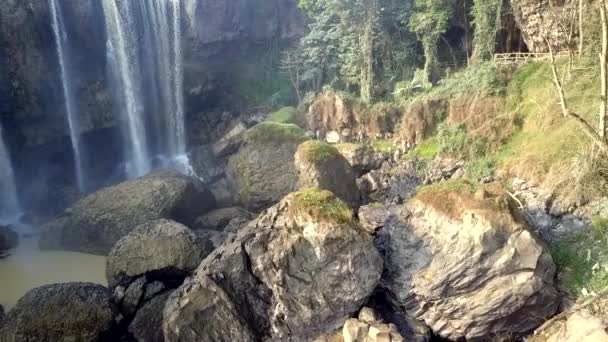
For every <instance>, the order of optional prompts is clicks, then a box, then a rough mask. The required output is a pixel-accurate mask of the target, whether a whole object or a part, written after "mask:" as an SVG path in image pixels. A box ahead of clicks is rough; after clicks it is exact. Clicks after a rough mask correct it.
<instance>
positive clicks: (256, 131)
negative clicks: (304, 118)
mask: <svg viewBox="0 0 608 342" xmlns="http://www.w3.org/2000/svg"><path fill="white" fill-rule="evenodd" d="M305 140H307V138H306V136H305V134H304V130H302V129H301V128H300V127H298V126H296V125H293V124H282V123H276V122H261V123H259V124H257V125H255V126H253V127H252V128H250V129H249V130H248V131H247V133H246V135H245V141H246V142H247V143H253V144H256V143H273V144H279V143H282V142H293V143H301V142H304V141H305Z"/></svg>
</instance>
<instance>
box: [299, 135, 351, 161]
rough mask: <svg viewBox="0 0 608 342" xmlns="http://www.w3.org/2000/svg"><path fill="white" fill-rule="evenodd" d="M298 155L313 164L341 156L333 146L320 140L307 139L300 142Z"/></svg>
mask: <svg viewBox="0 0 608 342" xmlns="http://www.w3.org/2000/svg"><path fill="white" fill-rule="evenodd" d="M298 155H299V156H300V157H302V158H304V159H305V160H306V161H307V162H309V163H313V164H317V163H323V162H325V161H327V160H330V159H334V158H340V156H341V154H340V152H339V151H338V150H337V149H336V148H335V147H333V146H332V145H330V144H328V143H325V142H323V141H320V140H309V141H306V142H303V143H302V144H300V146H298Z"/></svg>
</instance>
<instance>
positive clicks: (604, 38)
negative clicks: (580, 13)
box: [599, 0, 608, 139]
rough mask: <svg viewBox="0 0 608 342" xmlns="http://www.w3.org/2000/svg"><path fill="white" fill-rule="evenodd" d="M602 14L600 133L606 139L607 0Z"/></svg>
mask: <svg viewBox="0 0 608 342" xmlns="http://www.w3.org/2000/svg"><path fill="white" fill-rule="evenodd" d="M600 15H601V18H602V53H601V54H600V70H601V74H600V80H601V82H602V89H601V92H602V93H601V94H600V127H599V135H600V136H601V137H602V138H604V139H605V136H606V112H607V109H608V108H607V107H606V105H607V102H606V99H607V98H608V79H607V76H608V73H607V72H606V67H608V64H607V63H608V22H607V21H606V0H601V1H600Z"/></svg>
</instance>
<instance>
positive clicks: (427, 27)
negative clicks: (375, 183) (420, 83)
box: [409, 0, 454, 86]
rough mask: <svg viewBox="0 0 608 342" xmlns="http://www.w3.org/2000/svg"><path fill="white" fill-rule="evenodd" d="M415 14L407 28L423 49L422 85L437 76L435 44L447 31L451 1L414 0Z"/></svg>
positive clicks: (432, 80)
mask: <svg viewBox="0 0 608 342" xmlns="http://www.w3.org/2000/svg"><path fill="white" fill-rule="evenodd" d="M415 4H416V7H415V12H414V14H413V15H412V17H411V18H410V21H409V28H410V29H411V30H412V32H415V33H416V35H417V36H418V39H419V40H420V41H421V42H422V47H423V49H424V57H425V60H426V61H425V64H424V71H425V79H424V84H425V85H427V86H428V85H430V84H432V83H434V81H435V80H436V78H437V77H438V75H437V70H436V69H437V42H438V40H439V38H440V37H441V35H442V34H443V33H444V32H445V31H446V30H447V28H448V23H449V20H450V17H451V16H452V14H453V10H454V1H453V0H415Z"/></svg>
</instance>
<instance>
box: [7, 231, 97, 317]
mask: <svg viewBox="0 0 608 342" xmlns="http://www.w3.org/2000/svg"><path fill="white" fill-rule="evenodd" d="M105 270H106V257H104V256H98V255H90V254H82V253H73V252H63V251H41V250H39V249H38V242H37V240H36V238H22V239H21V241H20V244H19V246H18V247H17V248H16V249H14V250H11V251H10V255H9V256H7V257H6V258H3V259H0V305H2V306H4V308H5V309H6V310H8V309H10V308H11V307H13V306H14V305H15V303H17V300H19V298H21V297H22V296H23V295H24V294H25V293H26V292H27V291H29V290H31V289H33V288H35V287H38V286H42V285H48V284H56V283H68V282H73V281H77V282H92V283H97V284H102V285H106V284H107V282H106V277H105Z"/></svg>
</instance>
